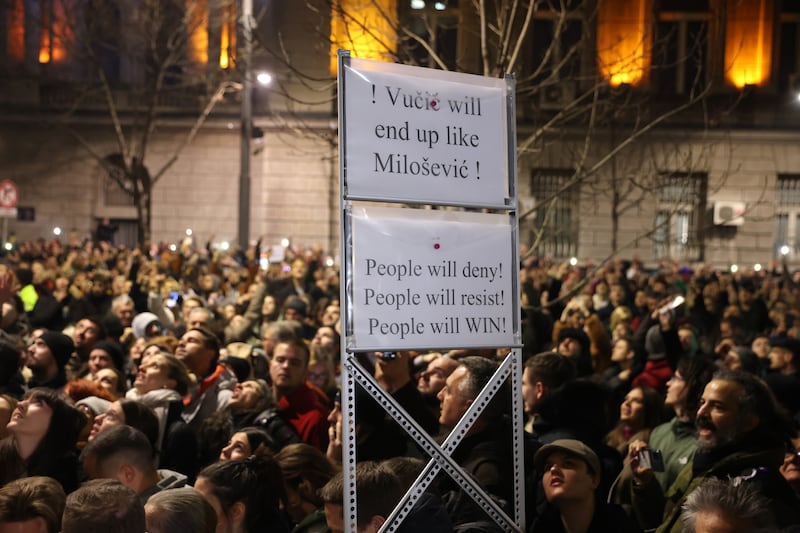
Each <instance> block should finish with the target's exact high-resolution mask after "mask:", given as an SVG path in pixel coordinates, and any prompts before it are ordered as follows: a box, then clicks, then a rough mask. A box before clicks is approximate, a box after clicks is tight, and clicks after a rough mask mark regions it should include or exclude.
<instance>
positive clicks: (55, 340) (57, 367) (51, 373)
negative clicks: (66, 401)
mask: <svg viewBox="0 0 800 533" xmlns="http://www.w3.org/2000/svg"><path fill="white" fill-rule="evenodd" d="M74 349H75V345H74V344H73V343H72V339H70V338H69V337H68V336H66V335H64V334H63V333H59V332H57V331H45V332H44V333H42V334H41V335H40V336H39V338H37V339H36V340H35V341H33V343H32V344H31V345H30V346H29V347H28V351H27V353H26V357H25V365H26V366H27V367H28V368H30V370H31V372H32V373H33V377H31V379H30V381H29V382H28V387H30V388H33V387H49V388H51V389H60V388H61V387H63V386H64V385H65V384H66V383H67V378H66V374H65V372H64V369H65V367H66V366H67V362H68V361H69V358H70V356H71V355H72V352H73V350H74Z"/></svg>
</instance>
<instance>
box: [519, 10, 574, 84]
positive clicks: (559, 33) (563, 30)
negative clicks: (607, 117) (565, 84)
mask: <svg viewBox="0 0 800 533" xmlns="http://www.w3.org/2000/svg"><path fill="white" fill-rule="evenodd" d="M578 6H579V3H578V2H575V1H571V2H560V1H553V0H550V1H547V2H541V4H540V5H539V6H538V7H537V9H536V12H535V13H534V20H533V30H532V36H533V38H532V43H533V44H532V46H533V50H532V57H533V63H532V68H533V70H534V71H536V70H537V69H538V70H539V72H538V74H537V75H536V76H535V78H534V80H533V81H534V82H543V81H545V80H547V79H548V78H551V79H553V80H567V79H578V78H579V77H580V75H581V60H582V52H583V43H584V39H583V37H584V34H585V29H584V20H583V13H582V12H581V11H580V9H578Z"/></svg>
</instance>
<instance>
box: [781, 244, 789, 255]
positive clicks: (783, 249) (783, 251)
mask: <svg viewBox="0 0 800 533" xmlns="http://www.w3.org/2000/svg"><path fill="white" fill-rule="evenodd" d="M780 251H781V255H782V256H784V257H786V256H787V255H789V247H788V246H787V245H785V244H784V245H783V246H781V250H780Z"/></svg>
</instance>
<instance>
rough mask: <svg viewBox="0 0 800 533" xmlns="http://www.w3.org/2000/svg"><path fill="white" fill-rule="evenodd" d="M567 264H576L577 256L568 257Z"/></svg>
mask: <svg viewBox="0 0 800 533" xmlns="http://www.w3.org/2000/svg"><path fill="white" fill-rule="evenodd" d="M569 264H570V265H572V266H575V265H577V264H578V258H577V257H570V259H569Z"/></svg>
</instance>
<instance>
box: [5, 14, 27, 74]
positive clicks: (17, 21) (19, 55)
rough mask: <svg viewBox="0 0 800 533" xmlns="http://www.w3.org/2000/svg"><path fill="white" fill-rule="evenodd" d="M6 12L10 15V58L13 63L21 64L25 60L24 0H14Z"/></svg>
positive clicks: (7, 48)
mask: <svg viewBox="0 0 800 533" xmlns="http://www.w3.org/2000/svg"><path fill="white" fill-rule="evenodd" d="M6 13H7V17H8V18H7V22H8V35H7V36H6V50H7V51H8V60H9V63H11V64H12V65H19V64H21V63H22V62H24V61H25V6H24V5H23V0H12V1H11V2H10V5H9V6H8V9H7V11H6Z"/></svg>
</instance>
